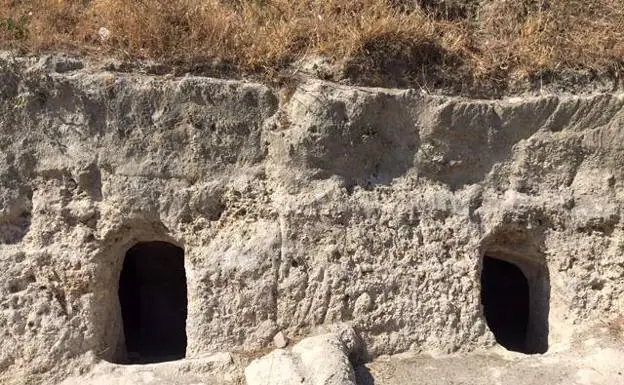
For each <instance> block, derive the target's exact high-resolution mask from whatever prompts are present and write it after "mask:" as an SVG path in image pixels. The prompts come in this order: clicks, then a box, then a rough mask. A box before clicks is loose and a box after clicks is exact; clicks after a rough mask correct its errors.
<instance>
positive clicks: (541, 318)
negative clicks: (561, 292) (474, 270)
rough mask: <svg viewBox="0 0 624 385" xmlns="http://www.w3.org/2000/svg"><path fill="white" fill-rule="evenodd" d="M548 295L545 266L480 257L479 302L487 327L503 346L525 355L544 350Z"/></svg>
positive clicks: (546, 347) (545, 347) (546, 346)
mask: <svg viewBox="0 0 624 385" xmlns="http://www.w3.org/2000/svg"><path fill="white" fill-rule="evenodd" d="M549 297H550V289H549V284H548V274H547V272H546V271H545V269H544V268H540V267H539V266H538V265H535V264H531V263H519V264H516V263H512V262H509V261H506V260H503V259H499V258H495V257H491V256H487V255H486V256H485V257H484V258H483V267H482V270H481V303H482V305H483V311H484V315H485V319H486V321H487V324H488V326H489V328H490V330H491V331H492V333H493V334H494V337H495V338H496V341H497V342H498V343H499V344H501V345H502V346H503V347H504V348H506V349H508V350H511V351H515V352H520V353H525V354H534V353H544V352H546V350H547V349H548V311H549V309H548V308H549Z"/></svg>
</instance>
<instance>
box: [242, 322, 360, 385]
mask: <svg viewBox="0 0 624 385" xmlns="http://www.w3.org/2000/svg"><path fill="white" fill-rule="evenodd" d="M350 331H351V333H348V334H351V335H353V334H355V332H354V331H353V330H352V329H351V330H350ZM352 353H353V352H352V351H351V349H350V347H349V343H348V342H347V343H345V342H343V341H342V340H341V338H340V335H339V334H324V335H318V336H315V337H309V338H306V339H304V340H303V341H301V342H299V343H298V344H296V345H295V346H294V347H293V348H292V351H287V350H283V349H277V350H274V351H273V352H271V353H270V354H267V355H266V356H264V357H262V358H259V359H256V360H254V361H252V362H251V363H250V364H249V366H247V368H246V369H245V380H246V383H247V385H302V384H304V385H355V373H354V372H353V368H352V367H351V362H350V361H349V355H351V354H352Z"/></svg>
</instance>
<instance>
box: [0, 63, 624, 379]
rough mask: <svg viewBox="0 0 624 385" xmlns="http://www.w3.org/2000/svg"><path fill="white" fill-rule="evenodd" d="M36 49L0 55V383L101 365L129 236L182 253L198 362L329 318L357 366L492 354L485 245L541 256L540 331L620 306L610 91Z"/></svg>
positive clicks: (618, 108) (617, 174)
mask: <svg viewBox="0 0 624 385" xmlns="http://www.w3.org/2000/svg"><path fill="white" fill-rule="evenodd" d="M49 62H50V61H49V60H47V59H45V58H44V59H38V58H13V57H10V55H7V54H4V55H3V56H2V57H1V58H0V159H1V162H0V277H1V279H0V282H2V286H1V287H0V330H2V333H3V334H2V338H1V339H0V372H1V373H2V374H0V379H2V381H0V382H3V383H8V384H22V383H27V384H37V383H55V382H56V381H59V380H61V379H63V378H64V377H66V376H67V375H68V374H69V373H81V372H83V371H86V370H88V369H89V368H90V367H92V365H93V362H94V361H93V360H88V359H84V357H86V356H90V355H92V356H94V357H97V358H98V359H104V360H114V359H115V357H117V356H118V355H119V354H120V352H121V351H123V349H124V344H123V333H122V331H123V328H122V321H121V316H120V314H121V313H120V308H119V302H118V297H117V288H118V280H119V274H120V271H121V267H122V264H123V260H124V255H125V253H126V251H127V250H128V249H129V248H130V247H132V246H133V245H135V244H136V243H138V242H142V241H167V242H170V243H173V244H175V245H177V246H180V247H182V248H183V249H184V251H185V269H186V277H187V287H188V317H187V326H186V331H187V338H188V347H187V351H186V355H187V357H189V358H193V357H199V356H201V355H203V354H207V353H209V352H213V351H224V350H249V349H262V348H266V347H269V346H271V345H272V339H273V336H274V335H275V334H276V333H277V332H278V331H282V332H283V333H285V334H286V335H288V336H289V337H291V338H297V337H303V336H306V335H307V334H308V333H309V331H310V330H311V329H313V328H315V327H317V326H319V325H330V324H333V323H337V322H347V323H349V324H351V325H352V326H353V327H354V328H355V330H357V332H358V333H359V335H360V337H361V339H362V346H363V348H362V349H363V352H362V357H364V358H372V357H376V356H379V355H381V354H391V353H398V352H403V351H407V350H412V351H415V352H440V353H447V352H455V351H472V350H476V349H480V348H483V347H487V346H491V345H492V344H493V343H494V336H493V335H492V333H491V332H490V331H489V329H488V327H487V325H486V322H485V319H484V316H483V312H482V309H481V303H480V282H479V277H480V266H481V262H482V257H483V256H484V255H485V254H486V253H490V254H492V253H494V254H496V255H498V256H501V257H504V258H508V259H510V260H514V261H519V263H526V264H528V265H531V266H533V267H536V266H537V267H539V268H540V269H542V270H543V271H547V272H548V274H547V276H548V282H547V283H548V293H549V298H547V299H546V300H547V301H549V307H550V312H549V336H548V338H549V344H550V345H551V346H557V345H558V344H566V343H567V342H568V341H569V339H570V338H571V335H573V334H574V333H575V331H576V330H577V329H579V328H581V327H583V328H585V327H587V326H588V325H592V324H595V323H600V322H603V320H605V319H607V318H609V317H615V316H617V315H619V314H622V312H624V237H623V231H624V230H623V228H622V218H621V210H622V207H623V199H624V198H623V196H624V195H623V192H624V156H623V155H622V154H624V151H623V150H624V148H623V147H624V145H623V144H622V143H624V141H623V139H624V96H623V95H620V94H596V95H583V96H572V95H551V96H540V97H527V98H514V99H505V100H496V101H487V100H466V99H458V98H449V97H440V96H431V95H427V94H422V93H419V92H416V91H414V90H389V89H370V88H356V87H344V86H339V85H335V84H330V83H325V82H321V81H316V80H310V81H308V82H303V83H302V84H300V85H299V86H298V87H297V88H296V90H295V91H294V93H293V94H292V95H289V96H288V97H284V98H280V97H279V96H278V93H277V92H275V91H273V90H271V89H270V88H268V87H265V86H262V85H258V84H251V83H244V82H236V81H225V80H215V79H209V78H200V77H192V76H188V77H183V78H169V77H159V76H144V75H140V74H137V73H118V72H109V71H106V70H103V69H102V68H100V67H98V65H97V64H92V63H83V65H73V66H72V67H71V68H69V69H68V70H67V71H60V72H58V71H56V70H55V68H56V67H55V66H50V65H49ZM55 63H56V61H55Z"/></svg>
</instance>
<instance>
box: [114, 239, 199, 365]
mask: <svg viewBox="0 0 624 385" xmlns="http://www.w3.org/2000/svg"><path fill="white" fill-rule="evenodd" d="M119 302H120V305H121V315H122V318H123V328H124V335H125V342H126V344H125V347H126V357H125V358H124V359H123V360H122V361H123V362H122V363H129V364H137V363H152V362H163V361H171V360H176V359H181V358H184V356H185V355H186V330H185V328H186V314H187V290H186V275H185V271H184V250H182V249H181V248H179V247H177V246H175V245H172V244H170V243H167V242H142V243H138V244H136V245H135V246H133V247H132V248H131V249H130V250H128V252H127V253H126V258H125V260H124V264H123V269H122V272H121V276H120V279H119Z"/></svg>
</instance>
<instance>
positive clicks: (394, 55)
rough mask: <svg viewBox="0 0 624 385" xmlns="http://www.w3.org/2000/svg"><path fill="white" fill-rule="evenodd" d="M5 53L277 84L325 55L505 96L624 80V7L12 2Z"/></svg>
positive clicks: (373, 70) (390, 74) (433, 0)
mask: <svg viewBox="0 0 624 385" xmlns="http://www.w3.org/2000/svg"><path fill="white" fill-rule="evenodd" d="M102 27H105V28H106V29H107V30H108V31H110V37H109V38H107V39H103V38H102V37H101V36H100V35H99V34H98V31H99V30H100V28H102ZM0 48H11V49H18V50H25V51H31V52H32V51H52V50H54V51H56V50H65V51H71V52H79V53H82V54H91V55H116V56H122V57H126V58H133V59H134V58H151V59H156V60H158V61H161V62H167V63H170V64H178V65H187V66H193V65H201V63H208V62H213V61H214V60H218V61H219V62H221V63H227V66H229V67H230V68H233V69H235V70H236V71H237V72H239V73H243V74H248V75H262V76H265V77H268V78H275V77H276V76H277V75H279V74H284V73H285V72H288V71H286V69H289V70H291V71H292V68H293V66H292V65H293V63H296V62H297V60H299V59H302V58H303V59H305V58H311V57H314V56H324V57H327V58H329V59H330V60H331V61H332V63H334V64H335V68H339V69H340V71H338V72H339V73H340V75H336V74H335V73H334V74H332V75H330V77H336V76H338V77H346V78H348V79H351V80H352V81H355V82H360V83H366V84H376V85H377V84H379V85H408V84H409V85H414V84H419V85H423V86H432V87H438V86H445V85H449V84H451V85H454V86H460V87H462V89H464V88H473V87H476V86H479V85H488V86H489V87H495V88H496V87H498V88H505V87H506V86H507V85H508V84H510V83H513V82H514V81H519V80H523V79H524V80H526V79H535V78H536V77H540V78H544V77H546V78H548V77H552V76H556V74H562V73H566V72H577V73H578V72H581V73H584V74H590V76H609V75H610V76H612V77H615V76H617V75H618V74H620V73H622V67H623V65H624V0H591V1H587V0H446V1H445V0H130V1H129V0H0ZM553 74H554V75H553Z"/></svg>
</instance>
